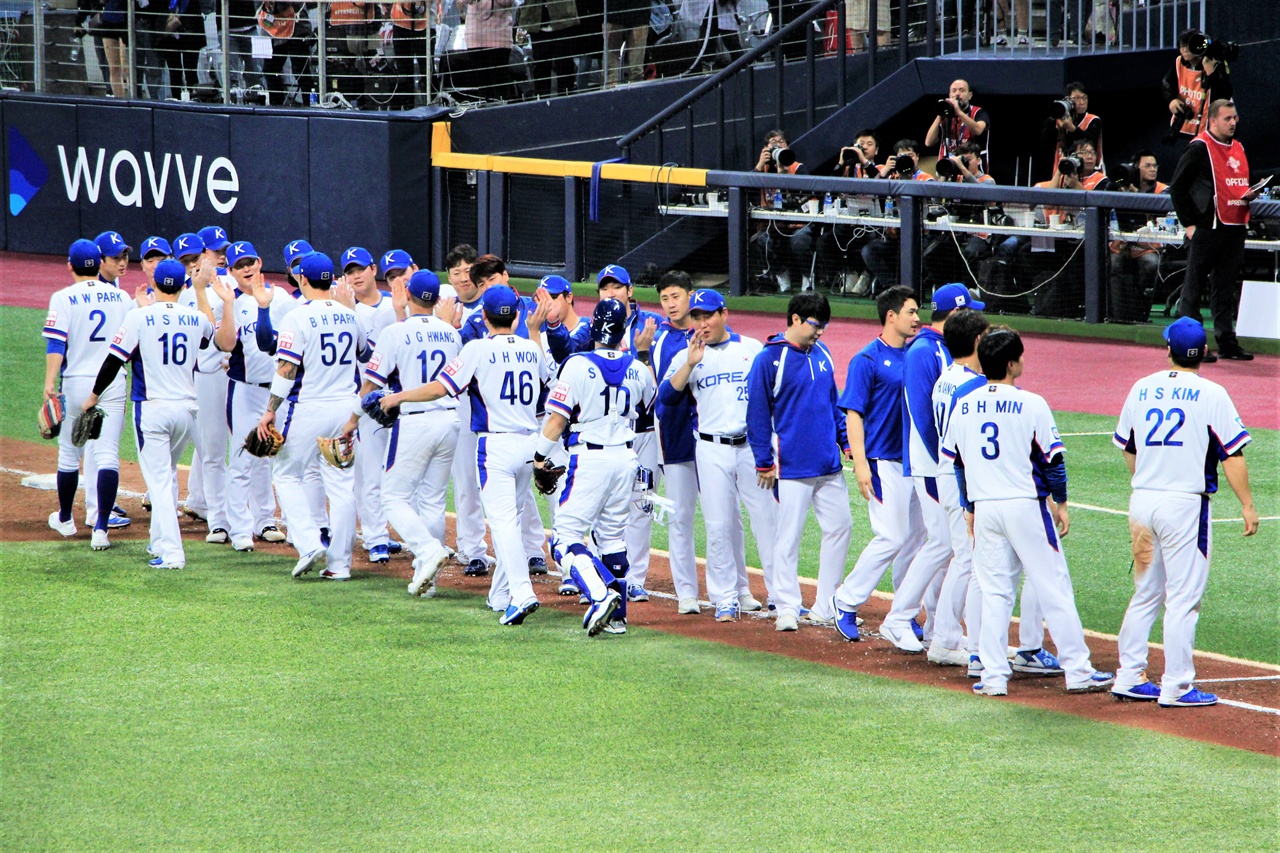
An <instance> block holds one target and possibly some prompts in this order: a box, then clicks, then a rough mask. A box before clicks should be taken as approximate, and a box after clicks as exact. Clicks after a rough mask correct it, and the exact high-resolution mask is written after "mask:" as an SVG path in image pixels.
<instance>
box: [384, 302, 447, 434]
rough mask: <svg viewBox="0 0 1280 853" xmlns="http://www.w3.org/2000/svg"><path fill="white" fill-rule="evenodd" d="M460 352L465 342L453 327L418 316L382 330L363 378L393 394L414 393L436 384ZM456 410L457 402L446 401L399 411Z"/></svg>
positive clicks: (436, 401)
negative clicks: (388, 389)
mask: <svg viewBox="0 0 1280 853" xmlns="http://www.w3.org/2000/svg"><path fill="white" fill-rule="evenodd" d="M461 350H462V340H461V339H460V338H459V337H458V332H457V330H456V329H454V328H453V326H451V325H450V324H448V323H446V322H445V321H443V320H441V319H439V318H438V317H433V316H431V315H429V314H415V315H413V316H412V317H409V318H408V319H406V320H403V321H401V322H399V323H392V324H391V325H390V326H387V327H386V329H384V330H383V332H382V334H381V337H380V340H379V341H378V349H377V351H376V352H374V354H373V358H371V359H369V364H368V365H367V366H366V367H365V370H364V378H365V379H366V380H368V381H369V382H372V383H373V384H374V385H378V386H386V387H389V388H391V390H393V391H401V390H403V391H412V390H413V389H414V388H420V387H422V386H423V385H427V384H429V383H431V382H433V381H435V380H436V378H437V377H438V376H439V375H440V372H441V371H442V370H444V368H445V365H447V364H448V363H449V362H451V361H453V360H454V359H455V358H457V357H458V353H459V352H461ZM457 406H458V401H457V400H456V399H454V398H453V397H444V398H441V399H439V400H435V401H433V402H430V403H404V404H403V405H401V407H400V411H401V413H402V414H411V413H414V412H432V411H438V410H441V409H456V408H457Z"/></svg>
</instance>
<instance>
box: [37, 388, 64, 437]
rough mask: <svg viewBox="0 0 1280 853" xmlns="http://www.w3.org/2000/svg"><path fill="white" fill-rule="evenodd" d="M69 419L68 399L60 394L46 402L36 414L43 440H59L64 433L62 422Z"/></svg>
mask: <svg viewBox="0 0 1280 853" xmlns="http://www.w3.org/2000/svg"><path fill="white" fill-rule="evenodd" d="M66 417H67V398H66V397H65V396H64V395H62V394H59V395H58V396H56V397H50V398H49V399H48V400H45V401H44V405H43V406H41V407H40V411H39V412H37V413H36V423H37V424H39V426H40V437H41V438H57V437H58V433H60V432H62V422H63V420H65V419H66Z"/></svg>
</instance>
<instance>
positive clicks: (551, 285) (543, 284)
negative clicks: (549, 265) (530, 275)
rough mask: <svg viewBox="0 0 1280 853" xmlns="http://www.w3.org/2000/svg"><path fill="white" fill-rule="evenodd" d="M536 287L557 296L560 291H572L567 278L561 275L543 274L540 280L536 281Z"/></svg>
mask: <svg viewBox="0 0 1280 853" xmlns="http://www.w3.org/2000/svg"><path fill="white" fill-rule="evenodd" d="M538 287H540V288H541V289H543V290H545V291H546V292H547V293H549V294H551V295H552V296H559V295H560V294H562V293H572V292H573V288H572V287H571V286H570V285H569V282H568V280H566V279H565V277H564V276H561V275H548V276H543V278H542V281H540V282H538Z"/></svg>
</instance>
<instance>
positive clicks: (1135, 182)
mask: <svg viewBox="0 0 1280 853" xmlns="http://www.w3.org/2000/svg"><path fill="white" fill-rule="evenodd" d="M1107 178H1108V179H1110V181H1111V183H1113V184H1115V185H1116V188H1117V189H1123V188H1125V187H1137V186H1141V185H1142V173H1141V172H1140V171H1138V164H1137V163H1121V164H1120V165H1119V166H1112V167H1111V171H1110V172H1108V173H1107Z"/></svg>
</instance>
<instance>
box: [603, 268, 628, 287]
mask: <svg viewBox="0 0 1280 853" xmlns="http://www.w3.org/2000/svg"><path fill="white" fill-rule="evenodd" d="M609 279H613V280H614V281H616V282H618V283H619V284H625V285H626V286H627V287H630V286H631V273H629V272H627V271H626V270H625V269H623V268H622V267H620V266H618V265H617V264H609V265H608V266H607V267H605V268H604V269H602V270H600V275H599V277H598V278H597V279H596V282H597V284H596V286H597V287H599V286H600V285H601V284H604V283H605V282H606V281H608V280H609Z"/></svg>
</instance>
